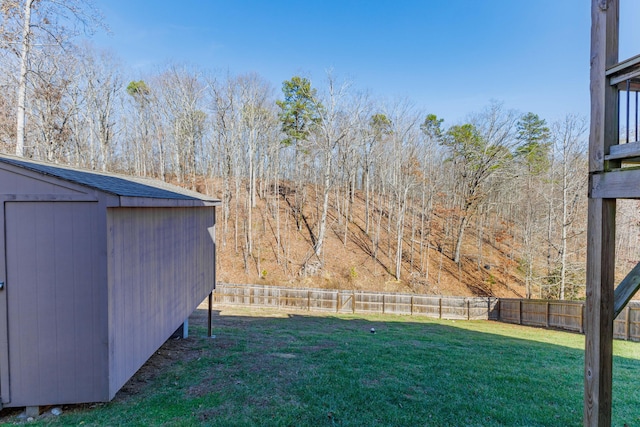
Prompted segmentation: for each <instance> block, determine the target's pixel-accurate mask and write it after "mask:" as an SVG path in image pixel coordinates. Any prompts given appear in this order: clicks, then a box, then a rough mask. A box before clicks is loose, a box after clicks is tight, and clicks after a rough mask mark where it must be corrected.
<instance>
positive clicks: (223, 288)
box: [213, 284, 498, 320]
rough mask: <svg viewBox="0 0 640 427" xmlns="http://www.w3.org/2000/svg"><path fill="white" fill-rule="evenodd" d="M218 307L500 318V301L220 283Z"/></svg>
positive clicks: (217, 299) (469, 318)
mask: <svg viewBox="0 0 640 427" xmlns="http://www.w3.org/2000/svg"><path fill="white" fill-rule="evenodd" d="M213 297H214V302H216V303H219V304H239V305H245V306H266V307H278V308H287V309H301V310H308V311H325V312H333V313H367V314H372V313H380V314H404V315H414V316H428V317H434V318H438V319H466V320H478V319H497V314H496V312H495V307H496V303H497V301H498V299H497V298H482V297H441V296H433V295H414V294H403V293H384V292H369V291H350V290H330V289H299V288H285V287H276V286H266V285H232V284H218V285H217V288H216V290H215V292H214V294H213Z"/></svg>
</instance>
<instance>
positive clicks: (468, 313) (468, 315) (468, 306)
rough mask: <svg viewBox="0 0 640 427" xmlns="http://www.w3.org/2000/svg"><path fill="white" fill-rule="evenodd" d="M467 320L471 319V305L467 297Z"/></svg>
mask: <svg viewBox="0 0 640 427" xmlns="http://www.w3.org/2000/svg"><path fill="white" fill-rule="evenodd" d="M467 320H471V305H470V304H469V299H467Z"/></svg>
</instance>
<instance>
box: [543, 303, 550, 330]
mask: <svg viewBox="0 0 640 427" xmlns="http://www.w3.org/2000/svg"><path fill="white" fill-rule="evenodd" d="M549 304H550V302H549V301H547V307H546V312H545V316H544V318H545V322H546V324H547V328H548V327H549Z"/></svg>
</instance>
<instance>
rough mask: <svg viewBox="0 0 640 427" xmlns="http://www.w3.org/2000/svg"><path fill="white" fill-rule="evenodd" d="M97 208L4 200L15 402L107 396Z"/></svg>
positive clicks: (89, 204) (40, 402)
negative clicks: (8, 201) (7, 201)
mask: <svg viewBox="0 0 640 427" xmlns="http://www.w3.org/2000/svg"><path fill="white" fill-rule="evenodd" d="M98 206H99V205H98V203H95V202H81V203H77V202H54V203H49V202H15V203H6V204H5V219H6V247H7V251H6V252H7V253H6V265H7V288H6V291H5V292H6V293H7V299H8V319H9V322H8V343H9V371H10V392H11V406H26V405H29V406H32V405H49V404H63V403H79V402H91V401H98V400H104V399H105V397H106V391H107V387H106V378H105V376H104V374H105V369H104V367H105V366H106V351H105V350H106V346H105V344H106V329H105V328H104V327H103V324H102V322H103V319H104V318H105V315H104V313H105V311H106V310H105V309H104V308H103V307H104V306H105V305H104V299H103V293H102V292H101V291H100V289H99V288H100V287H101V286H102V287H103V288H104V286H105V285H104V282H101V280H102V279H103V278H102V277H101V273H102V272H103V270H104V268H101V267H100V266H99V263H100V262H103V263H105V262H106V259H105V258H104V254H101V250H100V240H101V239H100V238H99V237H97V236H98V235H99V233H100V232H102V231H103V230H104V228H101V227H100V226H99V220H98V218H99V215H98ZM102 240H104V239H102ZM101 255H102V261H101Z"/></svg>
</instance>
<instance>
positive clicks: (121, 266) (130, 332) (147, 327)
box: [107, 208, 215, 397]
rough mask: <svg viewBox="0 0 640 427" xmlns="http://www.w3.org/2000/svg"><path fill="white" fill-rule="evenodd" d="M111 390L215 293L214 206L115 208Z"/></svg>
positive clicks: (111, 214) (111, 215)
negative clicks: (211, 293)
mask: <svg viewBox="0 0 640 427" xmlns="http://www.w3.org/2000/svg"><path fill="white" fill-rule="evenodd" d="M107 218H108V221H107V224H108V252H109V260H108V272H109V273H108V276H109V325H110V326H109V327H110V332H109V343H110V350H109V357H110V363H109V365H110V396H111V397H112V396H113V395H115V393H116V392H117V391H118V390H119V389H120V387H122V385H124V383H125V382H126V381H127V380H128V379H129V378H130V377H131V376H132V375H133V374H134V373H135V372H136V371H137V370H138V369H139V368H140V367H141V366H142V365H143V364H144V363H145V362H146V361H147V359H148V358H149V357H150V356H151V355H152V354H153V353H154V352H155V351H156V350H157V349H158V348H159V347H160V346H161V345H162V343H163V342H164V341H166V339H167V338H168V337H169V336H170V335H171V334H172V333H173V332H174V331H175V330H176V329H177V328H178V326H180V324H181V323H182V322H183V321H184V320H185V319H186V318H187V317H188V316H189V314H191V313H192V312H193V310H195V308H196V307H197V305H198V304H199V303H200V302H201V301H202V300H203V299H204V298H205V297H206V296H207V295H208V294H209V293H210V292H211V291H212V289H213V288H214V281H215V276H214V274H215V245H214V242H213V240H212V237H211V235H210V233H209V230H208V229H209V228H210V227H212V226H213V224H214V208H111V209H108V214H107Z"/></svg>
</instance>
